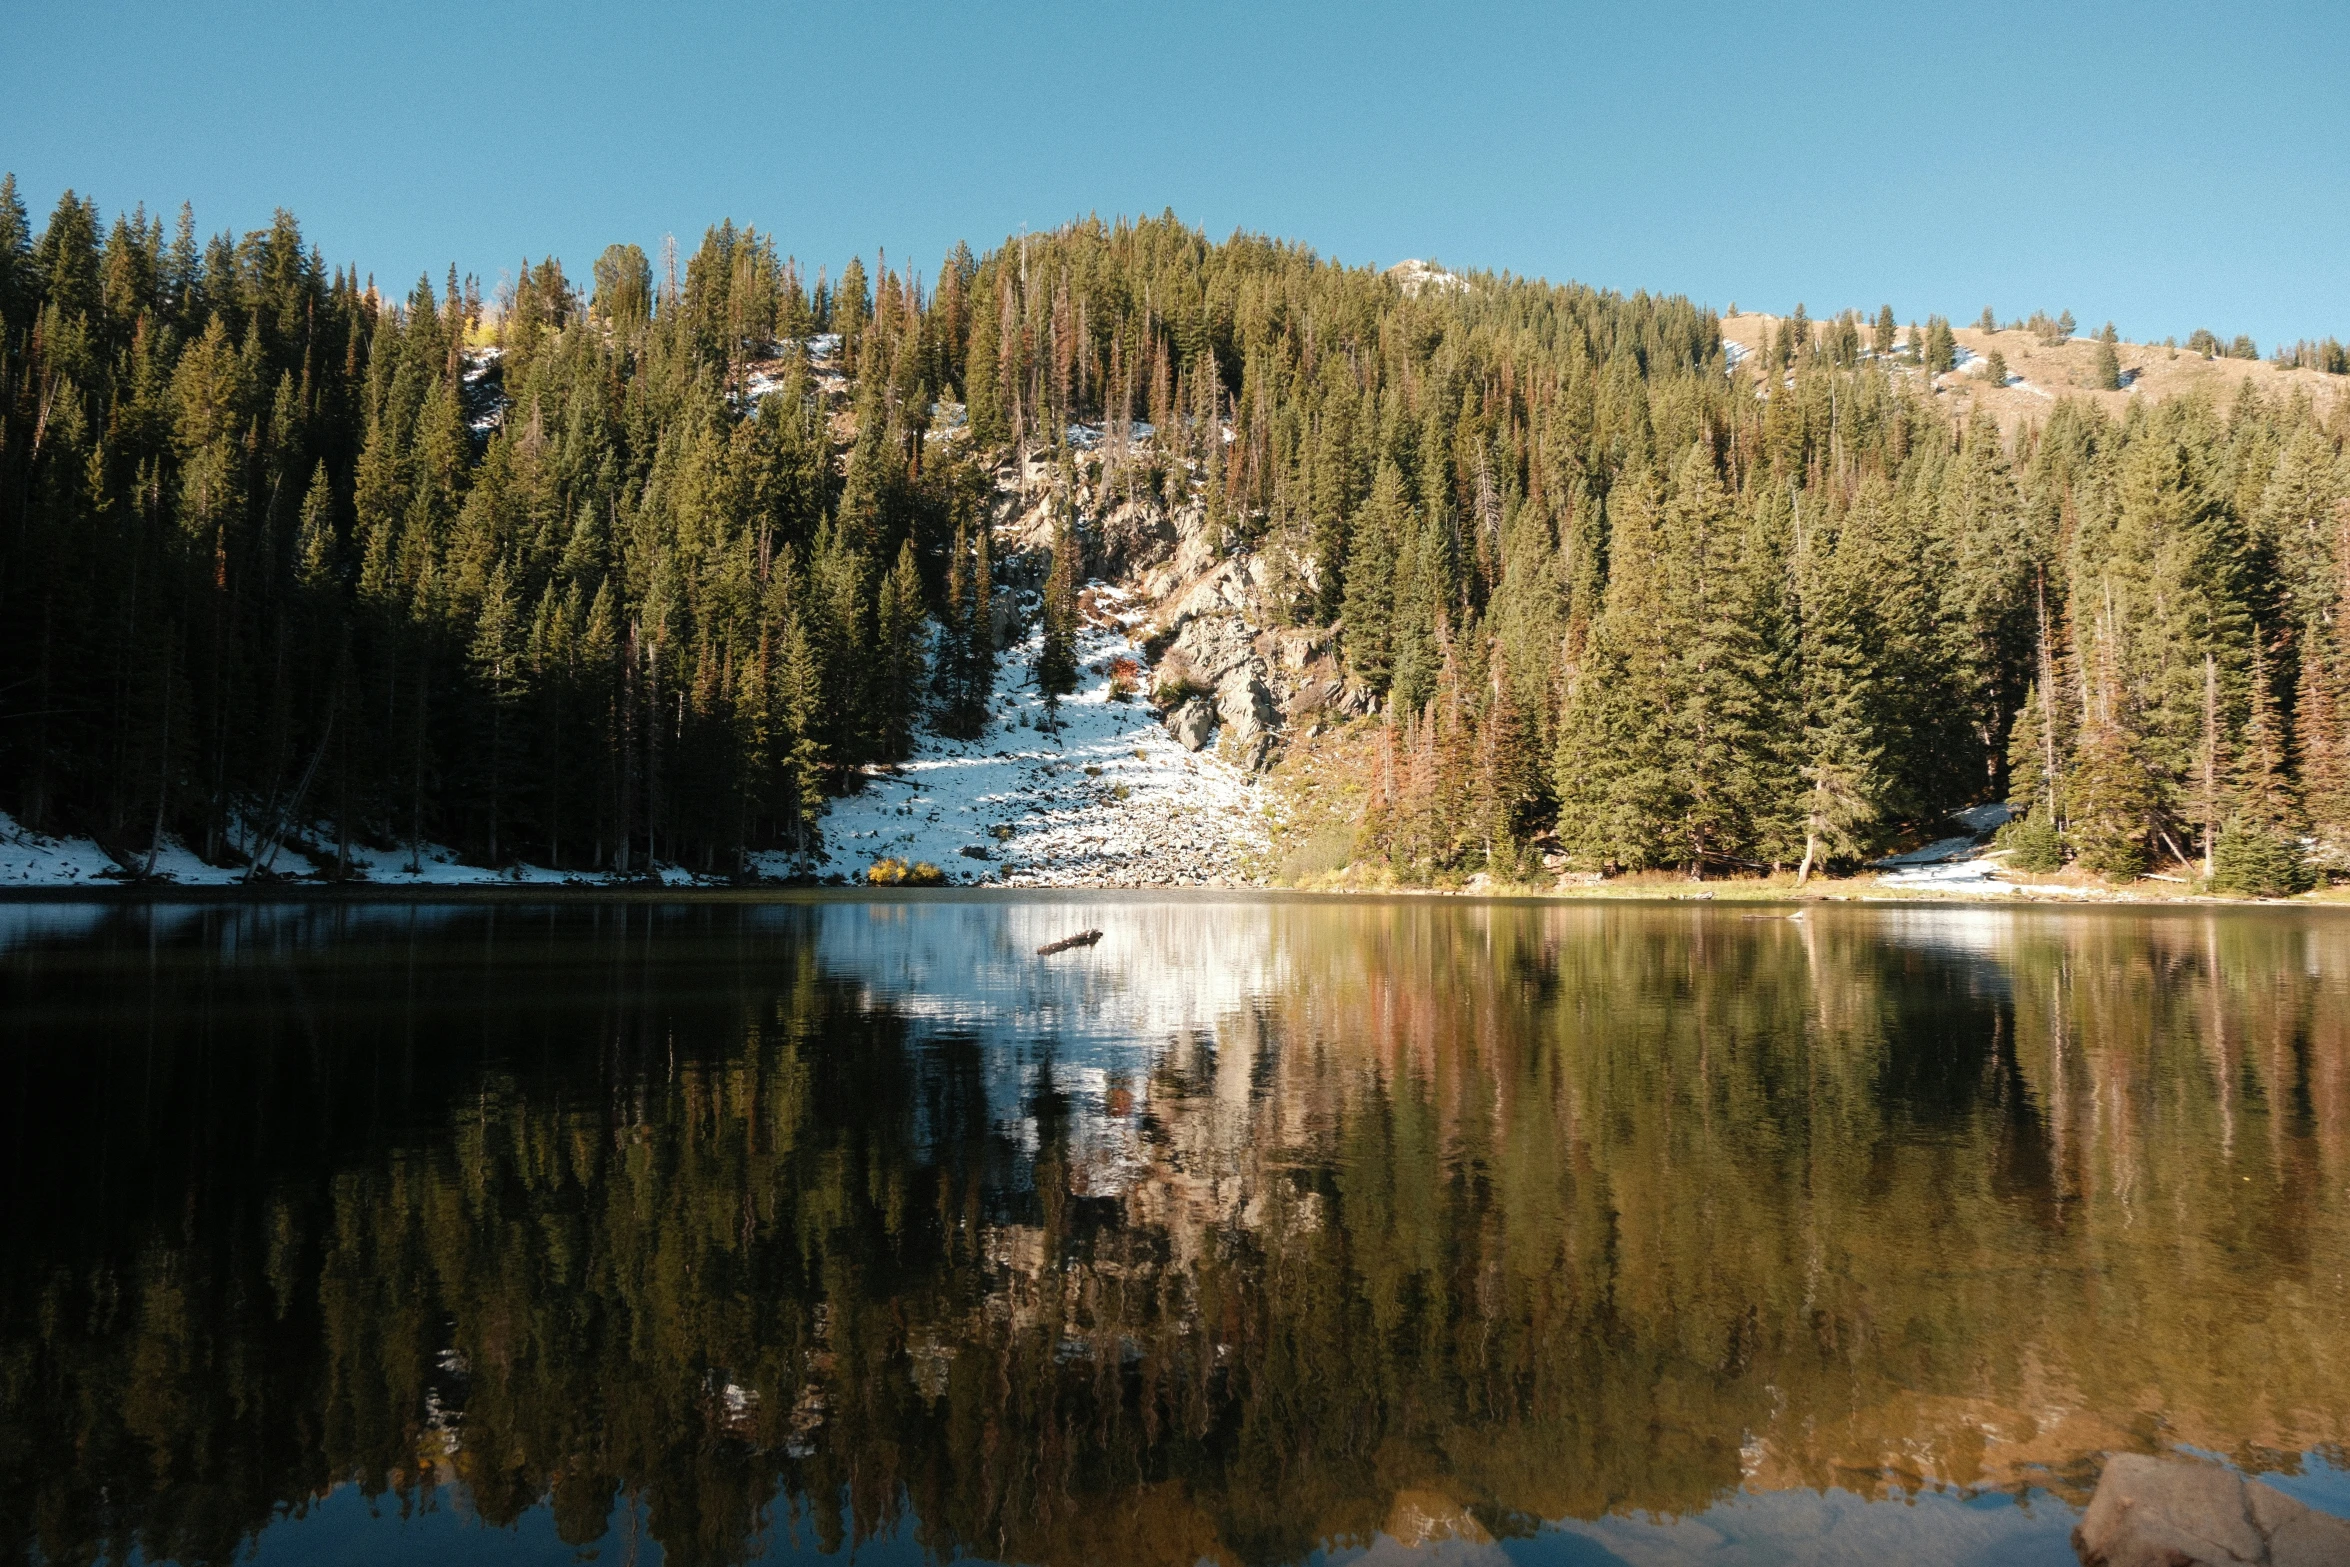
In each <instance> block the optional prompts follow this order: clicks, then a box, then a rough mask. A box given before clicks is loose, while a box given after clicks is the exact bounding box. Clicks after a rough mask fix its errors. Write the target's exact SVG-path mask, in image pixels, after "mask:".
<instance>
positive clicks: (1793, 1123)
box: [0, 897, 2350, 1563]
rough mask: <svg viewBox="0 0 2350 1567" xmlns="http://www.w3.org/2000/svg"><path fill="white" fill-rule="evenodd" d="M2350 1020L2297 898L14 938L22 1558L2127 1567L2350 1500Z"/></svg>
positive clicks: (1063, 916) (44, 921)
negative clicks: (2105, 1560)
mask: <svg viewBox="0 0 2350 1567" xmlns="http://www.w3.org/2000/svg"><path fill="white" fill-rule="evenodd" d="M1089 925H1091V926H1098V927H1100V928H1101V929H1102V930H1103V931H1104V932H1105V933H1106V934H1105V937H1104V939H1103V941H1102V942H1101V944H1100V945H1099V946H1098V947H1095V948H1093V949H1091V950H1089V951H1080V952H1074V953H1068V954H1063V955H1060V956H1057V957H1055V958H1052V959H1041V960H1040V959H1038V958H1037V957H1035V956H1034V949H1035V947H1036V946H1038V945H1039V944H1041V943H1042V942H1045V941H1047V940H1050V939H1053V938H1054V937H1057V936H1060V935H1064V934H1067V933H1069V932H1070V931H1073V930H1076V929H1080V928H1083V927H1085V926H1089ZM2346 992H2350V924H2345V923H2340V922H2336V921H2333V920H2330V919H2326V918H2322V917H2312V916H2310V915H2306V914H2295V915H2286V916H2279V915H2274V914H2267V913H2258V912H2237V911H2224V912H2223V911H2214V912H2181V913H2173V912H2168V911H2151V912H2102V911H2101V912H2078V911H2043V910H2032V909H2016V910H2006V909H1998V910H1985V909H1952V910H1888V909H1861V908H1850V909H1842V908H1826V909H1815V910H1814V911H1812V912H1811V913H1810V914H1809V915H1808V916H1807V917H1806V918H1805V919H1802V920H1789V919H1786V918H1783V917H1756V916H1755V915H1753V914H1741V913H1739V912H1737V911H1735V910H1730V909H1712V910H1701V909H1692V908H1674V907H1662V906H1648V907H1626V906H1600V905H1581V906H1577V905H1511V904H1494V905H1487V904H1471V903H1461V902H1452V901H1441V902H1440V901H1431V900H1399V901H1394V902H1381V901H1372V900H1347V901H1311V900H1266V899H1245V898H1194V899H1167V898H1141V897H1131V898H1130V897H1100V898H1089V899H1033V898H1032V899H1018V900H1014V899H1000V898H956V899H922V900H901V901H875V902H859V901H848V900H811V901H798V902H781V903H773V902H771V903H761V904H744V903H726V902H705V903H698V904H680V905H659V906H655V905H642V904H640V905H623V904H610V903H606V904H571V905H563V906H554V907H541V908H524V907H519V906H500V907H496V908H490V907H482V906H475V907H450V908H434V907H412V906H398V907H385V906H374V907H364V906H349V907H344V906H285V907H266V908H250V909H207V908H198V907H188V906H178V907H171V906H166V907H158V908H153V909H145V908H133V907H100V906H79V905H54V904H52V905H16V906H0V995H4V996H5V998H6V999H5V1005H4V1007H0V1018H4V1019H5V1022H6V1028H7V1044H6V1049H7V1052H8V1069H9V1070H10V1072H11V1073H12V1074H13V1077H14V1080H15V1083H16V1086H17V1092H16V1094H15V1095H14V1096H13V1097H14V1101H15V1103H14V1110H13V1115H12V1120H13V1123H14V1124H13V1125H12V1127H11V1128H10V1137H9V1144H10V1149H11V1151H10V1152H9V1153H7V1154H5V1155H0V1158H5V1160H6V1162H7V1171H8V1180H7V1183H6V1190H5V1196H4V1197H0V1212H4V1215H5V1218H4V1223H5V1226H6V1227H5V1231H4V1232H0V1237H4V1238H5V1241H6V1244H7V1248H8V1254H9V1260H10V1265H9V1267H8V1268H7V1269H6V1270H4V1272H0V1393H4V1394H5V1399H4V1400H0V1542H5V1543H4V1544H0V1550H4V1551H6V1552H8V1553H9V1554H11V1555H15V1554H21V1553H25V1552H32V1553H34V1554H37V1555H39V1556H43V1557H46V1558H47V1559H49V1560H54V1561H79V1560H90V1559H93V1558H96V1557H103V1556H117V1557H121V1556H128V1555H132V1554H138V1555H141V1556H143V1557H145V1558H147V1559H159V1558H165V1557H170V1558H178V1559H186V1560H211V1561H226V1560H228V1559H230V1558H231V1557H232V1556H234V1555H236V1554H237V1553H238V1552H239V1550H240V1548H244V1547H249V1546H250V1545H252V1544H253V1543H255V1534H256V1531H258V1541H257V1544H258V1558H257V1559H258V1560H261V1561H263V1562H270V1561H294V1560H302V1561H322V1560H323V1561H333V1560H353V1561H357V1560H370V1561H381V1560H407V1559H414V1560H436V1561H438V1560H471V1559H481V1560H494V1561H499V1562H507V1561H536V1560H547V1561H569V1560H572V1559H574V1558H575V1557H576V1556H577V1555H578V1554H579V1553H580V1552H581V1551H582V1550H586V1549H592V1550H594V1551H595V1552H596V1557H597V1559H598V1560H599V1561H602V1562H615V1561H625V1560H632V1559H633V1560H637V1561H646V1562H650V1561H654V1560H671V1561H681V1562H702V1561H712V1562H718V1561H735V1560H744V1559H754V1558H766V1559H785V1558H788V1557H793V1556H801V1555H804V1556H819V1555H822V1554H825V1553H828V1552H845V1551H847V1550H849V1549H851V1548H852V1547H853V1548H854V1549H855V1551H856V1555H857V1559H858V1560H859V1561H864V1562H871V1561H896V1560H905V1561H908V1562H914V1561H934V1560H939V1559H942V1558H947V1557H965V1556H969V1557H980V1558H986V1559H1001V1560H1012V1561H1036V1562H1055V1563H1059V1562H1071V1563H1074V1562H1079V1561H1133V1562H1167V1563H1189V1562H1193V1561H1197V1560H1199V1559H1201V1558H1203V1557H1212V1558H1217V1559H1220V1560H1225V1561H1231V1562H1248V1563H1257V1562H1288V1561H1302V1560H1309V1559H1321V1560H1329V1561H1334V1562H1335V1561H1347V1560H1364V1561H1386V1560H1395V1559H1405V1558H1407V1557H1408V1558H1410V1559H1416V1560H1420V1559H1427V1560H1447V1561H1460V1562H1500V1561H1503V1560H1515V1561H1556V1562H1578V1561H1614V1560H1620V1561H1626V1562H1635V1563H1639V1562H1669V1561H1741V1562H1744V1561H1781V1560H1784V1561H1833V1560H1850V1561H1856V1562H1857V1561H1875V1560H1883V1559H1886V1558H1888V1557H1890V1556H1899V1557H1900V1558H1902V1559H1905V1560H1911V1561H1926V1562H1971V1561H2001V1562H2008V1561H2033V1560H2046V1561H2052V1562H2063V1561H2069V1560H2070V1559H2071V1553H2070V1550H2069V1548H2068V1546H2067V1545H2066V1543H2065V1535H2066V1532H2067V1530H2069V1528H2070V1526H2071V1523H2072V1522H2073V1520H2074V1518H2075V1516H2077V1508H2078V1506H2079V1505H2080V1504H2081V1503H2082V1502H2084V1501H2085V1500H2086V1498H2087V1495H2088V1493H2089V1490H2090V1489H2091V1488H2092V1487H2093V1486H2094V1484H2095V1480H2096V1474H2097V1470H2098V1466H2099V1463H2100V1461H2101V1459H2102V1456H2103V1455H2104V1454H2105V1453H2107V1452H2111V1451H2116V1450H2121V1449H2138V1450H2156V1449H2160V1448H2162V1447H2166V1446H2170V1445H2176V1444H2185V1445H2192V1446H2195V1447H2198V1448H2201V1449H2205V1450H2209V1451H2212V1452H2216V1453H2219V1454H2221V1455H2224V1456H2226V1457H2228V1458H2229V1459H2231V1460H2232V1461H2234V1462H2237V1463H2239V1464H2242V1465H2244V1466H2245V1467H2247V1468H2251V1469H2256V1470H2261V1471H2264V1472H2272V1471H2279V1470H2284V1471H2294V1470H2298V1471H2299V1474H2298V1475H2297V1476H2293V1477H2288V1478H2285V1479H2282V1480H2280V1481H2279V1483H2280V1484H2281V1485H2283V1486H2285V1487H2286V1488H2287V1489H2290V1490H2295V1492H2296V1494H2300V1495H2302V1496H2304V1498H2305V1499H2307V1500H2310V1501H2312V1502H2314V1503H2316V1504H2317V1505H2321V1506H2329V1507H2332V1508H2334V1509H2335V1510H2342V1508H2343V1497H2344V1495H2345V1492H2346V1490H2350V1488H2346V1487H2345V1485H2344V1477H2343V1473H2342V1470H2341V1468H2340V1453H2341V1444H2342V1442H2343V1431H2344V1426H2345V1424H2346V1423H2350V1421H2346V1412H2350V1285H2346V1282H2345V1278H2344V1270H2345V1266H2346V1264H2345V1261H2344V1259H2345V1258H2350V1191H2346V1186H2350V994H2346ZM2329 1460H2330V1461H2329Z"/></svg>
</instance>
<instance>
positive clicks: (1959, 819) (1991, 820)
mask: <svg viewBox="0 0 2350 1567" xmlns="http://www.w3.org/2000/svg"><path fill="white" fill-rule="evenodd" d="M1950 819H1951V820H1952V821H1954V822H1956V823H1958V824H1959V825H1960V826H1961V827H1964V828H1965V829H1966V830H1967V831H1969V832H1971V833H1978V834H1980V833H1987V832H1997V831H1998V830H1999V829H2000V828H2002V827H2005V826H2006V825H2007V824H2008V823H2009V822H2010V821H2013V820H2014V819H2015V809H2014V807H2012V806H2010V805H2008V804H2007V802H2005V801H2004V800H1993V801H1992V802H1990V803H1989V804H1988V805H1970V806H1968V807H1967V808H1966V809H1965V810H1963V811H1952V812H1951V813H1950Z"/></svg>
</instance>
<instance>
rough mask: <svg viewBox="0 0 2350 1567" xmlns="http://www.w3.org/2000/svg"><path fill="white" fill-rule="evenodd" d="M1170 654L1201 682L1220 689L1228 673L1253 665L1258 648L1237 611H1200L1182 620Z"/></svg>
mask: <svg viewBox="0 0 2350 1567" xmlns="http://www.w3.org/2000/svg"><path fill="white" fill-rule="evenodd" d="M1169 656H1170V657H1179V658H1180V659H1181V660H1182V662H1183V664H1184V666H1185V667H1187V668H1188V669H1189V670H1190V671H1191V673H1192V675H1193V676H1194V677H1195V678H1196V679H1197V680H1198V681H1199V682H1200V684H1202V685H1209V686H1215V687H1217V688H1218V689H1221V688H1222V687H1223V684H1224V680H1225V677H1226V676H1228V675H1230V674H1231V673H1232V672H1233V671H1234V670H1236V669H1239V668H1242V667H1243V666H1248V665H1253V663H1254V662H1255V658H1256V652H1255V649H1253V648H1252V647H1250V646H1249V633H1248V626H1247V625H1246V624H1245V623H1244V622H1243V621H1242V620H1241V618H1240V617H1239V616H1238V615H1199V616H1195V617H1193V618H1192V619H1189V620H1186V621H1185V622H1184V623H1183V629H1182V630H1180V631H1178V632H1177V633H1176V634H1175V641H1174V644H1173V646H1172V647H1171V648H1170V649H1169Z"/></svg>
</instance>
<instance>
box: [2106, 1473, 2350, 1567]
mask: <svg viewBox="0 0 2350 1567" xmlns="http://www.w3.org/2000/svg"><path fill="white" fill-rule="evenodd" d="M2073 1549H2074V1550H2075V1551H2077V1552H2079V1553H2080V1557H2081V1561H2082V1563H2083V1567H2237V1564H2239V1563H2243V1564H2259V1567H2344V1564H2350V1520H2345V1519H2341V1518H2335V1517H2332V1516H2330V1515H2328V1514H2325V1513H2321V1512H2318V1511H2316V1510H2315V1509H2313V1508H2311V1507H2309V1506H2308V1505H2307V1504H2305V1503H2302V1502H2297V1501H2295V1500H2294V1499H2293V1498H2291V1497H2289V1496H2287V1495H2286V1494H2285V1493H2284V1492H2282V1491H2280V1490H2278V1489H2277V1488H2276V1487H2274V1486H2271V1485H2263V1484H2262V1483H2261V1482H2259V1481H2258V1480H2247V1479H2245V1478H2244V1477H2243V1476H2242V1475H2240V1474H2238V1473H2236V1472H2235V1471H2234V1470H2233V1469H2228V1468H2224V1467H2222V1466H2221V1465H2219V1464H2214V1463H2207V1462H2205V1461H2203V1460H2202V1459H2198V1458H2152V1457H2148V1456H2147V1455H2145V1454H2143V1453H2122V1454H2118V1455H2116V1456H2115V1457H2114V1458H2112V1459H2111V1460H2109V1461H2108V1462H2107V1463H2106V1466H2105V1474H2104V1475H2103V1477H2102V1478H2100V1479H2099V1480H2098V1482H2097V1494H2096V1495H2095V1496H2093V1497H2091V1498H2090V1501H2089V1510H2088V1511H2087V1512H2085V1513H2083V1514H2082V1515H2081V1521H2080V1523H2079V1524H2078V1525H2077V1526H2075V1528H2074V1529H2073Z"/></svg>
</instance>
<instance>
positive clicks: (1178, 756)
mask: <svg viewBox="0 0 2350 1567" xmlns="http://www.w3.org/2000/svg"><path fill="white" fill-rule="evenodd" d="M1092 597H1093V600H1094V602H1095V603H1096V604H1097V605H1099V606H1101V610H1102V612H1103V615H1102V620H1101V621H1100V622H1098V623H1096V624H1092V625H1088V626H1087V627H1086V628H1085V629H1084V630H1083V631H1082V632H1081V634H1080V636H1079V639H1078V660H1079V669H1080V671H1081V674H1080V682H1081V683H1080V686H1079V689H1078V691H1077V693H1076V694H1075V695H1073V696H1071V697H1069V698H1067V699H1066V700H1064V701H1063V702H1062V703H1061V704H1060V713H1059V718H1058V721H1057V723H1056V722H1053V721H1051V720H1048V718H1047V716H1046V711H1045V703H1044V700H1043V698H1042V697H1041V696H1040V695H1039V694H1038V692H1037V689H1036V680H1035V662H1036V657H1037V653H1038V652H1039V650H1040V647H1041V642H1042V638H1041V634H1040V633H1038V632H1034V631H1031V632H1030V633H1029V634H1028V636H1027V637H1026V638H1025V639H1024V640H1023V641H1022V642H1020V644H1019V645H1018V646H1016V647H1013V648H1010V649H1007V650H1006V652H1005V654H1004V656H1003V661H1002V663H1001V665H1000V666H999V668H998V671H997V680H996V701H995V705H994V713H993V716H992V717H991V718H990V720H989V722H988V726H987V731H986V733H984V734H982V735H981V736H980V737H979V738H978V739H977V740H972V741H958V740H949V739H945V738H943V737H941V736H937V735H926V736H924V737H923V739H922V741H921V743H920V745H919V746H918V748H917V751H916V754H915V756H914V758H913V759H912V760H911V761H908V762H907V763H905V764H904V765H903V766H902V767H900V768H898V769H896V770H894V771H893V772H886V773H880V774H877V775H876V776H875V777H874V778H873V779H872V781H871V782H870V783H868V784H867V785H866V787H865V789H864V790H863V791H862V792H861V793H858V794H854V795H851V796H849V797H848V798H846V799H842V800H836V801H834V802H833V805H832V809H831V810H830V811H829V812H827V813H826V815H825V818H824V846H825V850H826V853H827V856H828V862H827V864H826V865H825V867H824V869H825V870H826V871H828V872H830V873H833V874H840V875H846V876H848V877H849V878H851V879H852V880H861V879H862V878H863V876H864V874H865V871H866V869H867V867H869V866H870V865H872V864H873V862H874V861H875V860H878V859H881V858H883V857H885V856H887V857H891V858H895V859H899V860H903V861H905V862H906V863H908V864H909V865H910V864H914V863H917V862H920V861H928V862H929V863H930V864H933V865H936V866H937V867H938V868H939V869H940V870H942V871H944V872H945V873H946V875H947V877H948V878H949V879H950V880H953V881H957V882H994V883H1000V884H1002V885H1006V886H1014V887H1073V886H1102V885H1112V886H1196V885H1213V884H1230V883H1236V882H1241V881H1245V880H1246V879H1247V877H1246V873H1245V860H1246V857H1247V856H1248V855H1250V854H1251V853H1253V852H1255V851H1257V850H1260V849H1262V848H1263V847H1264V845H1265V842H1266V833H1265V821H1264V812H1263V802H1262V800H1261V797H1260V794H1259V791H1258V789H1257V787H1256V786H1255V785H1254V784H1253V783H1251V782H1250V781H1249V780H1248V778H1247V777H1246V776H1245V775H1243V774H1242V773H1241V771H1240V770H1239V769H1238V768H1236V767H1234V766H1232V765H1231V764H1230V763H1228V762H1226V761H1224V760H1222V759H1221V758H1219V757H1217V756H1215V755H1213V754H1212V753H1208V752H1200V753H1197V754H1194V753H1192V752H1189V751H1186V750H1184V749H1183V747H1182V746H1181V745H1180V744H1178V743H1177V742H1176V740H1175V739H1174V737H1173V736H1171V735H1169V734H1168V733H1167V731H1166V729H1165V727H1164V726H1163V725H1162V724H1161V723H1160V722H1159V719H1158V715H1157V714H1156V713H1155V712H1154V711H1153V710H1152V709H1151V706H1150V704H1149V703H1148V702H1147V701H1146V700H1144V697H1143V695H1142V693H1141V692H1140V691H1137V692H1136V694H1135V695H1134V697H1133V699H1132V700H1130V701H1125V702H1119V701H1114V700H1112V699H1111V695H1110V688H1111V679H1110V673H1109V667H1108V666H1109V663H1110V661H1111V660H1112V659H1113V658H1117V657H1119V656H1125V657H1128V658H1132V659H1133V660H1134V661H1135V662H1136V663H1137V664H1141V663H1142V662H1143V659H1142V653H1141V650H1140V649H1139V648H1137V647H1136V646H1135V645H1134V643H1133V642H1132V640H1131V639H1130V638H1129V636H1128V634H1127V631H1126V629H1125V628H1126V627H1127V626H1128V625H1130V624H1132V623H1133V622H1134V620H1136V619H1137V618H1139V617H1137V616H1134V615H1132V614H1130V613H1128V612H1127V611H1126V610H1125V609H1124V608H1123V606H1124V604H1125V603H1126V600H1127V595H1126V594H1125V593H1124V592H1122V591H1120V590H1118V589H1114V588H1109V587H1106V586H1103V585H1101V584H1095V585H1094V586H1093V588H1092ZM1148 678H1149V673H1148V670H1147V668H1146V669H1145V670H1144V671H1143V673H1142V676H1141V679H1143V680H1146V681H1147V680H1148ZM966 849H974V850H979V851H981V852H982V853H983V854H984V856H985V857H984V858H982V857H980V856H979V855H973V854H966V853H964V852H963V851H964V850H966ZM763 869H765V870H766V871H767V872H768V873H769V874H773V875H784V874H788V873H789V870H790V857H789V856H788V855H782V854H771V855H767V856H765V857H764V865H763Z"/></svg>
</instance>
